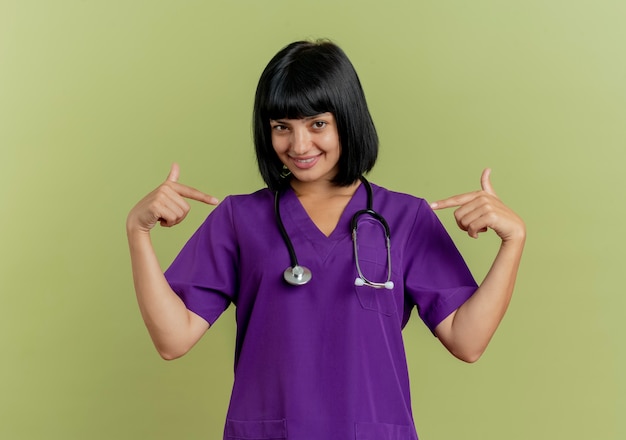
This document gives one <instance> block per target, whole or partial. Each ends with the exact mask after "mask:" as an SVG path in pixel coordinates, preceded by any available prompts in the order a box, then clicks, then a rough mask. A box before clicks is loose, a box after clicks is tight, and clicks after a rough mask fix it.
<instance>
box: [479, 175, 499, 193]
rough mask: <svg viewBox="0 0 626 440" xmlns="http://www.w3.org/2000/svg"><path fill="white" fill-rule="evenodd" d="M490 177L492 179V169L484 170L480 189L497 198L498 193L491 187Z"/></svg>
mask: <svg viewBox="0 0 626 440" xmlns="http://www.w3.org/2000/svg"><path fill="white" fill-rule="evenodd" d="M490 177H491V168H485V169H484V170H483V174H482V175H481V176H480V187H481V188H482V190H483V191H485V192H487V193H489V194H491V195H493V196H496V192H495V190H494V189H493V186H492V185H491V180H490ZM496 197H497V196H496Z"/></svg>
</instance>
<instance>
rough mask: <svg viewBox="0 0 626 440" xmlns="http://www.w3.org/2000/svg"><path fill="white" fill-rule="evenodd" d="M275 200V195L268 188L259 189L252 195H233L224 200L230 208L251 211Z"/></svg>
mask: <svg viewBox="0 0 626 440" xmlns="http://www.w3.org/2000/svg"><path fill="white" fill-rule="evenodd" d="M272 200H274V193H273V192H272V191H270V190H269V189H268V188H262V189H259V190H257V191H255V192H253V193H250V194H233V195H230V196H228V197H226V198H225V199H224V202H228V204H229V205H230V206H232V207H233V208H236V209H249V208H256V207H259V206H265V205H267V203H268V201H272Z"/></svg>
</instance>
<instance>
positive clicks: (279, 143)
mask: <svg viewBox="0 0 626 440" xmlns="http://www.w3.org/2000/svg"><path fill="white" fill-rule="evenodd" d="M272 147H273V148H274V151H275V152H276V153H277V154H282V153H284V152H286V151H287V149H288V148H289V145H288V141H287V140H286V139H285V137H284V136H272Z"/></svg>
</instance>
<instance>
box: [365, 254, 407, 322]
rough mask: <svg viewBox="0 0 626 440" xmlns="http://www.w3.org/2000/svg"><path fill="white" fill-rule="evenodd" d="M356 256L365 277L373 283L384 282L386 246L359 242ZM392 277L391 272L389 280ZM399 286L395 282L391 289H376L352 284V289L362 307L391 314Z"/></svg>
mask: <svg viewBox="0 0 626 440" xmlns="http://www.w3.org/2000/svg"><path fill="white" fill-rule="evenodd" d="M358 257H359V267H360V268H361V272H363V276H364V277H365V278H367V279H368V280H370V281H373V282H375V283H384V282H385V281H387V274H388V271H389V266H388V264H389V263H388V261H387V248H386V247H385V246H384V243H383V244H382V246H378V247H376V248H373V247H370V246H365V245H362V244H359V249H358ZM392 260H393V255H392ZM392 269H393V266H392ZM356 276H358V272H357V270H356V268H355V277H356ZM394 278H395V277H394V274H393V272H392V274H391V280H392V281H395V280H394ZM400 288H401V287H400V286H399V285H398V284H397V283H395V286H394V288H393V289H385V288H380V289H377V288H375V287H371V286H368V285H364V286H354V291H355V292H356V295H357V298H358V299H359V302H360V303H361V306H362V307H363V308H364V309H367V310H374V311H377V312H379V313H382V314H383V315H387V316H391V315H393V314H395V313H396V311H397V307H396V300H395V297H396V295H397V292H398V289H400Z"/></svg>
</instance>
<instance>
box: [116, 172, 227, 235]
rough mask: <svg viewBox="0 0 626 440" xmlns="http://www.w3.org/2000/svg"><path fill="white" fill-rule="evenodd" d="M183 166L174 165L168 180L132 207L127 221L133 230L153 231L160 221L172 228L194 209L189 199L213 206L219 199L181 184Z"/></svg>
mask: <svg viewBox="0 0 626 440" xmlns="http://www.w3.org/2000/svg"><path fill="white" fill-rule="evenodd" d="M179 175H180V167H179V166H178V164H177V163H173V164H172V168H171V169H170V173H169V175H168V176H167V179H166V180H165V182H163V183H162V184H161V185H159V186H158V187H157V188H156V189H155V190H154V191H152V192H151V193H150V194H148V195H147V196H145V197H144V198H143V199H141V200H140V201H139V203H137V204H136V205H135V207H133V209H131V211H130V212H129V214H128V218H127V220H126V227H127V229H128V231H129V232H133V231H137V232H149V231H150V230H151V229H152V228H153V227H154V226H155V225H156V224H157V222H159V223H160V224H161V226H165V227H172V226H174V225H177V224H178V223H180V222H182V221H183V220H184V219H185V217H186V216H187V213H188V212H189V210H190V209H191V207H190V206H189V203H187V200H185V199H191V200H197V201H199V202H203V203H206V204H209V205H217V204H218V203H219V201H218V200H217V199H216V198H215V197H213V196H210V195H208V194H205V193H203V192H202V191H199V190H197V189H195V188H192V187H190V186H187V185H183V184H181V183H178V177H179Z"/></svg>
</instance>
